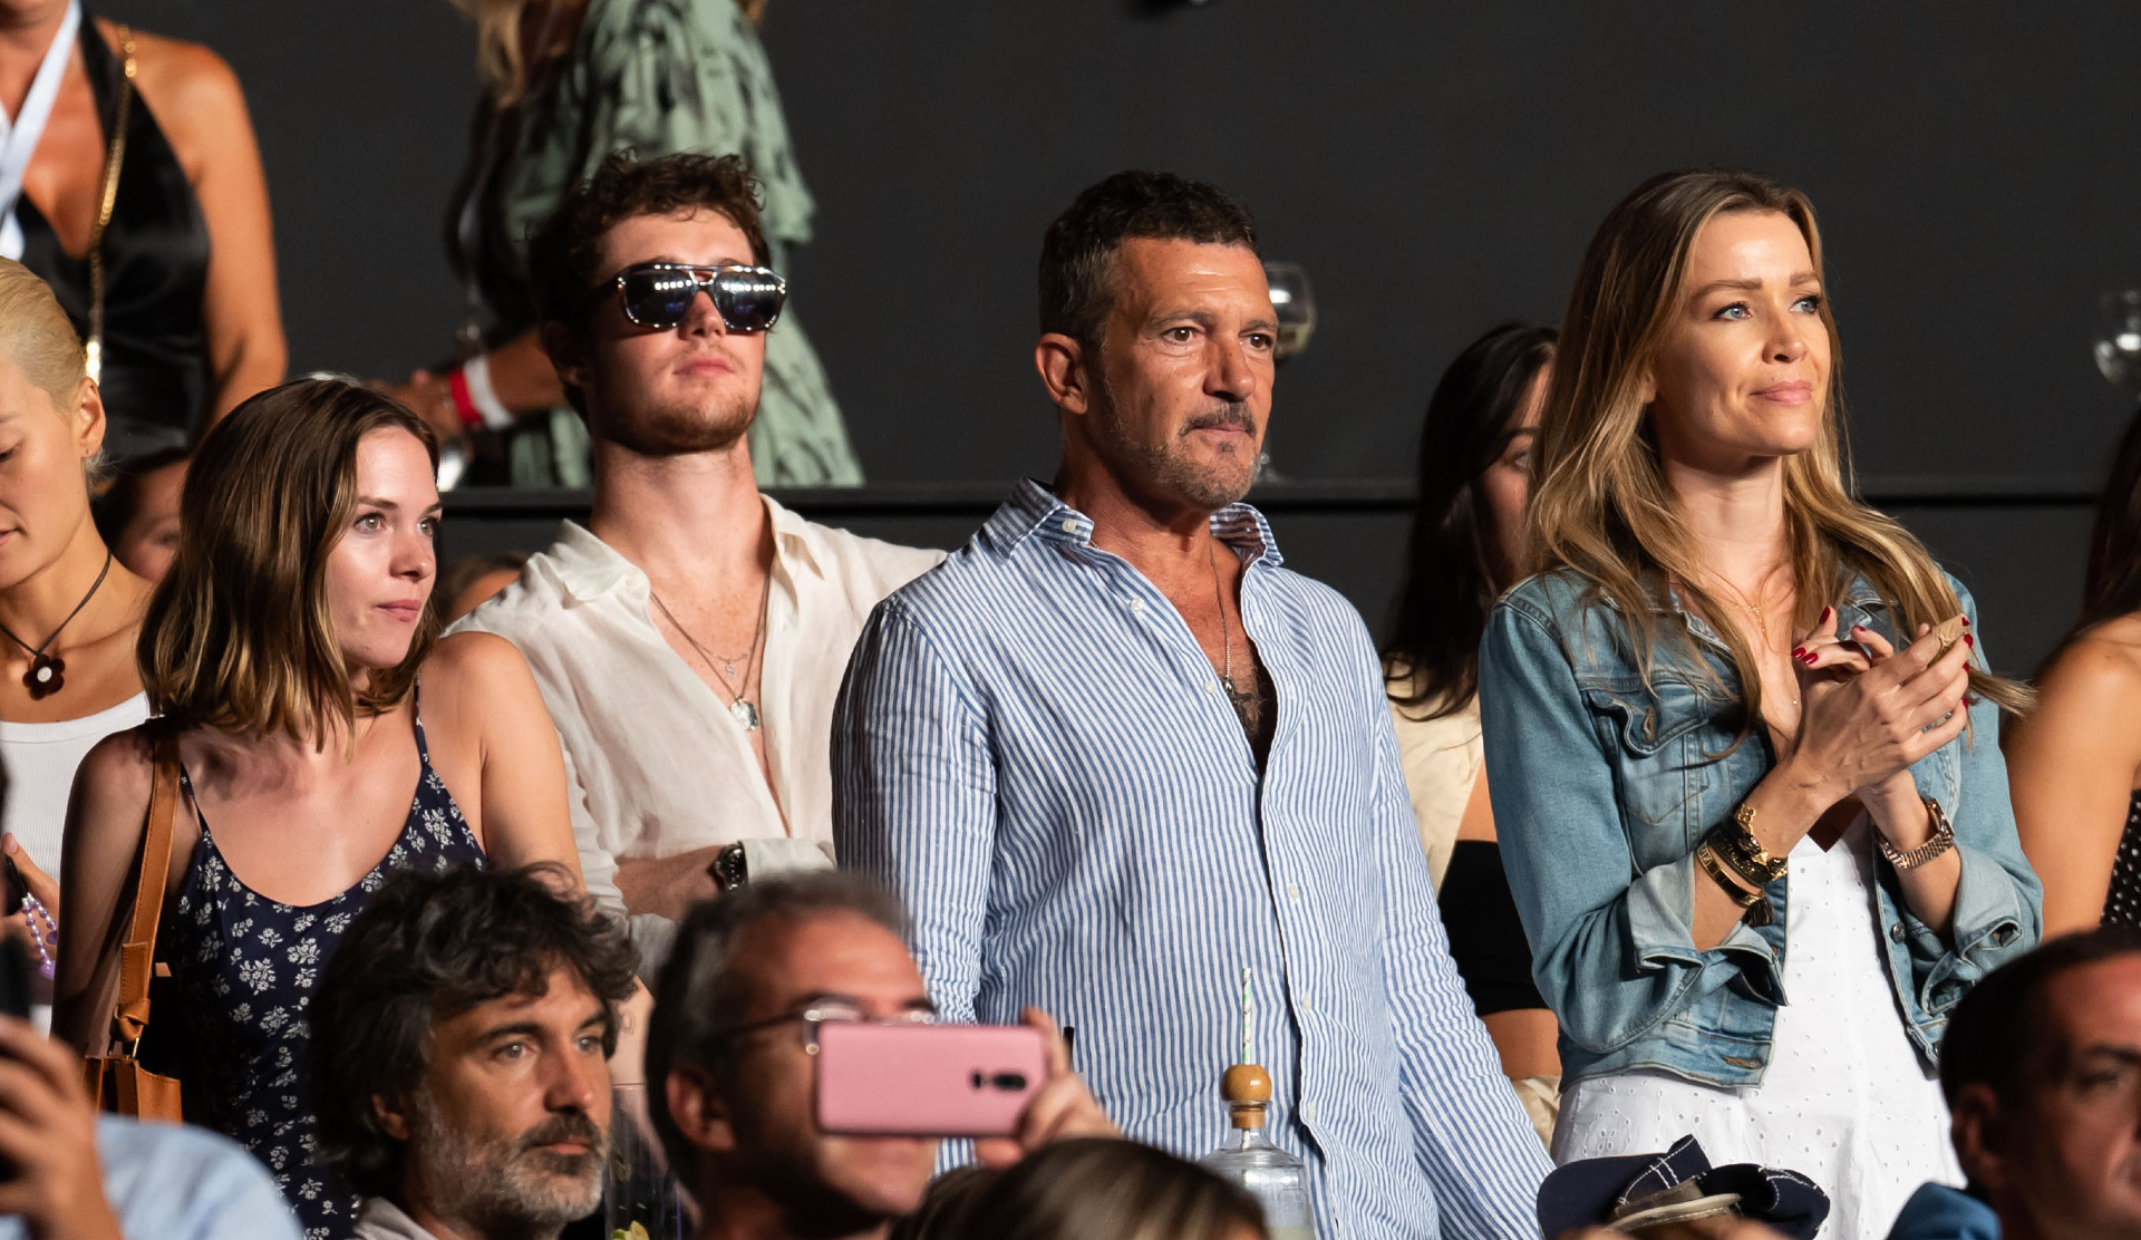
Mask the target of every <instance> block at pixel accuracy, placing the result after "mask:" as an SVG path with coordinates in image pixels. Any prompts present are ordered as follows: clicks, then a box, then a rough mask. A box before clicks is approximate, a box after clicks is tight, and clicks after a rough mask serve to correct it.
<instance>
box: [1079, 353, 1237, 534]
mask: <svg viewBox="0 0 2141 1240" xmlns="http://www.w3.org/2000/svg"><path fill="white" fill-rule="evenodd" d="M1094 414H1095V415H1096V416H1095V418H1094V428H1095V429H1096V430H1098V431H1099V433H1100V439H1101V440H1102V442H1103V443H1104V444H1105V445H1106V447H1107V449H1108V452H1109V455H1111V456H1114V457H1115V458H1116V459H1118V460H1120V461H1122V462H1123V463H1124V464H1127V465H1129V466H1130V467H1131V469H1132V472H1133V474H1134V476H1135V477H1136V478H1137V479H1138V480H1139V481H1140V482H1141V483H1142V484H1143V485H1144V486H1145V487H1146V488H1147V489H1149V490H1152V491H1155V492H1158V493H1160V494H1163V495H1170V496H1173V497H1175V498H1178V499H1180V500H1182V501H1183V502H1184V503H1186V504H1189V505H1190V506H1192V507H1195V508H1199V509H1202V510H1204V511H1205V512H1218V511H1219V510H1220V509H1222V508H1225V507H1227V506H1229V505H1231V504H1238V503H1240V502H1241V501H1242V498H1243V497H1244V496H1246V495H1248V494H1249V487H1250V485H1251V484H1252V483H1254V482H1255V481H1256V458H1255V456H1254V452H1255V448H1254V447H1251V449H1250V451H1251V453H1252V455H1251V456H1250V458H1249V459H1248V460H1247V461H1244V462H1242V463H1241V464H1240V466H1239V467H1238V468H1231V469H1230V468H1228V467H1227V466H1226V465H1224V464H1216V465H1214V464H1205V463H1202V462H1199V461H1196V460H1194V459H1192V458H1191V457H1190V455H1189V451H1188V438H1189V436H1190V435H1191V434H1192V433H1193V432H1195V431H1198V430H1202V429H1204V428H1206V427H1212V426H1240V427H1244V428H1246V429H1247V430H1248V432H1249V434H1248V435H1247V436H1246V437H1245V438H1244V439H1243V442H1244V443H1245V444H1256V443H1260V442H1261V441H1260V440H1258V439H1257V434H1256V432H1257V424H1256V415H1255V414H1253V413H1251V412H1249V407H1248V406H1247V405H1246V404H1243V403H1242V402H1240V401H1228V402H1226V403H1225V404H1223V405H1221V406H1220V407H1219V408H1217V409H1214V410H1211V411H1208V412H1206V413H1201V414H1198V415H1197V416H1196V417H1194V418H1191V419H1190V420H1189V421H1188V422H1187V423H1185V424H1184V425H1183V427H1182V429H1181V431H1180V432H1178V433H1177V434H1176V435H1175V436H1174V437H1173V438H1172V439H1170V440H1169V441H1168V442H1166V443H1164V444H1150V443H1140V442H1138V441H1137V440H1136V439H1134V438H1132V437H1131V435H1130V434H1129V432H1128V430H1127V429H1126V428H1125V427H1124V426H1123V422H1122V418H1121V416H1120V415H1119V414H1118V413H1117V412H1116V404H1115V394H1114V392H1113V391H1112V390H1109V389H1108V387H1107V385H1106V384H1103V385H1102V397H1101V400H1100V403H1099V407H1098V408H1096V409H1095V410H1094Z"/></svg>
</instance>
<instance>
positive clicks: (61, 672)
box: [0, 547, 112, 702]
mask: <svg viewBox="0 0 2141 1240" xmlns="http://www.w3.org/2000/svg"><path fill="white" fill-rule="evenodd" d="M111 571H112V553H111V549H110V548H108V547H107V548H105V551H104V567H102V568H100V569H98V570H97V579H96V580H95V581H93V582H91V583H90V584H89V593H87V594H84V595H83V596H82V601H81V602H79V603H76V604H75V605H74V610H73V611H70V612H68V613H67V618H66V619H65V620H62V621H60V622H59V627H58V628H56V629H54V630H52V631H51V632H50V633H48V634H46V635H45V639H44V640H43V641H41V642H39V643H37V644H36V645H34V646H32V645H31V644H30V643H28V642H26V641H24V640H22V639H21V638H19V637H17V636H15V634H14V633H13V632H12V631H11V630H9V629H8V627H7V626H6V625H0V634H6V635H7V639H8V640H9V641H11V642H13V643H15V644H16V645H18V646H20V647H22V648H23V649H24V650H27V651H29V652H30V670H29V671H27V672H24V673H23V674H22V683H23V686H24V687H25V688H27V689H28V690H29V691H30V700H31V701H33V702H35V701H41V700H43V699H45V698H48V697H51V696H52V695H53V694H55V693H58V692H59V691H60V690H61V689H64V688H66V687H67V661H66V660H65V659H62V658H60V657H59V656H58V655H56V654H46V653H45V651H46V650H48V649H50V648H51V646H52V643H53V642H56V641H58V640H59V635H60V634H61V633H62V632H64V631H65V630H66V628H67V626H68V625H69V624H71V623H73V622H74V618H75V617H76V616H79V615H81V614H82V609H83V608H84V607H87V606H89V600H91V599H93V598H95V597H96V596H97V591H98V590H99V589H102V588H103V586H104V579H105V577H107V576H109V575H110V574H111Z"/></svg>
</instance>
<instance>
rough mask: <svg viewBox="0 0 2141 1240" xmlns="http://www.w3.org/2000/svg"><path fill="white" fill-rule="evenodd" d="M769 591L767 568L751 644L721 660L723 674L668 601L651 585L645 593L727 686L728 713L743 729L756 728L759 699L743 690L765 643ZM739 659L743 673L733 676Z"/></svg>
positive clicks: (672, 626)
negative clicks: (752, 698)
mask: <svg viewBox="0 0 2141 1240" xmlns="http://www.w3.org/2000/svg"><path fill="white" fill-rule="evenodd" d="M772 593H773V574H772V572H771V571H768V572H767V573H766V581H765V584H764V585H763V586H762V587H761V588H760V590H759V595H758V627H757V628H756V629H754V630H752V633H751V648H750V649H749V650H746V651H744V652H743V654H741V655H739V656H738V657H737V658H735V659H724V660H722V662H723V663H725V664H727V665H728V673H727V674H726V675H723V674H722V670H721V669H720V668H719V667H716V666H715V665H714V656H713V655H710V654H708V653H707V652H706V647H704V646H702V645H700V644H699V639H698V638H696V637H693V636H692V635H691V632H690V631H689V630H688V629H686V628H685V627H684V626H683V625H682V624H680V623H679V622H678V621H677V618H676V613H675V612H673V611H671V610H669V604H667V603H664V602H663V601H662V596H661V595H660V594H657V593H655V590H654V587H653V586H651V585H650V586H648V587H647V596H648V597H649V598H652V599H653V600H654V605H655V606H656V607H659V608H661V609H662V614H663V615H664V616H667V617H668V618H669V624H670V627H671V628H674V629H675V630H676V631H677V632H679V633H681V634H683V635H684V640H685V641H686V642H687V643H689V644H690V646H691V648H692V649H693V650H694V651H696V652H697V653H698V655H699V658H700V660H701V661H703V662H704V663H705V664H706V670H707V671H710V672H712V673H713V674H714V678H715V679H716V680H719V681H720V682H721V687H722V688H724V689H726V690H728V693H729V717H730V718H732V719H734V720H735V721H736V722H737V724H739V725H740V726H741V727H742V728H743V730H744V731H746V732H756V731H758V725H759V714H758V703H756V702H753V701H752V700H751V699H750V698H747V697H745V696H744V693H743V691H744V689H745V688H747V687H749V685H750V683H751V669H752V668H753V667H755V666H756V665H757V662H758V652H759V647H760V646H762V645H763V644H764V643H765V638H766V604H767V602H768V600H769V599H770V598H771V597H772ZM739 661H741V662H742V663H743V677H742V679H741V680H738V679H736V678H735V677H736V664H737V663H738V662H739Z"/></svg>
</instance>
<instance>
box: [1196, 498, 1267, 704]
mask: <svg viewBox="0 0 2141 1240" xmlns="http://www.w3.org/2000/svg"><path fill="white" fill-rule="evenodd" d="M1213 541H1214V542H1216V541H1217V540H1216V539H1215V540H1213ZM1204 558H1205V561H1206V562H1207V563H1209V564H1210V565H1211V566H1212V601H1213V602H1215V603H1218V604H1219V642H1220V646H1221V648H1222V653H1221V655H1220V663H1221V667H1220V672H1219V687H1220V688H1221V689H1224V690H1225V691H1226V694H1227V703H1228V704H1229V705H1231V706H1232V707H1233V708H1234V713H1235V715H1236V716H1238V717H1239V718H1240V719H1241V725H1242V727H1243V728H1244V729H1245V730H1247V731H1250V732H1254V731H1256V721H1257V716H1258V715H1259V714H1261V713H1262V707H1263V704H1262V703H1261V702H1260V701H1259V700H1258V698H1257V694H1256V692H1255V690H1254V688H1253V687H1252V689H1251V690H1250V691H1249V692H1247V693H1244V692H1242V690H1241V688H1240V687H1239V686H1238V685H1236V684H1235V683H1234V630H1233V629H1232V628H1231V627H1230V626H1229V625H1228V624H1227V594H1226V590H1225V588H1224V587H1222V586H1221V584H1220V581H1219V553H1218V551H1217V550H1216V549H1215V548H1214V547H1213V546H1212V544H1211V543H1206V544H1205V548H1204Z"/></svg>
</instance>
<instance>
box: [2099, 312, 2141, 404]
mask: <svg viewBox="0 0 2141 1240" xmlns="http://www.w3.org/2000/svg"><path fill="white" fill-rule="evenodd" d="M2096 368H2097V369H2098V370H2101V371H2103V372H2104V378H2106V379H2108V380H2110V381H2111V382H2113V383H2116V384H2118V385H2119V386H2120V387H2123V388H2126V389H2127V390H2129V391H2132V392H2141V289H2131V288H2129V289H2120V290H2119V291H2117V292H2114V293H2106V294H2104V295H2103V296H2102V297H2099V298H2098V299H2097V319H2096Z"/></svg>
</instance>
